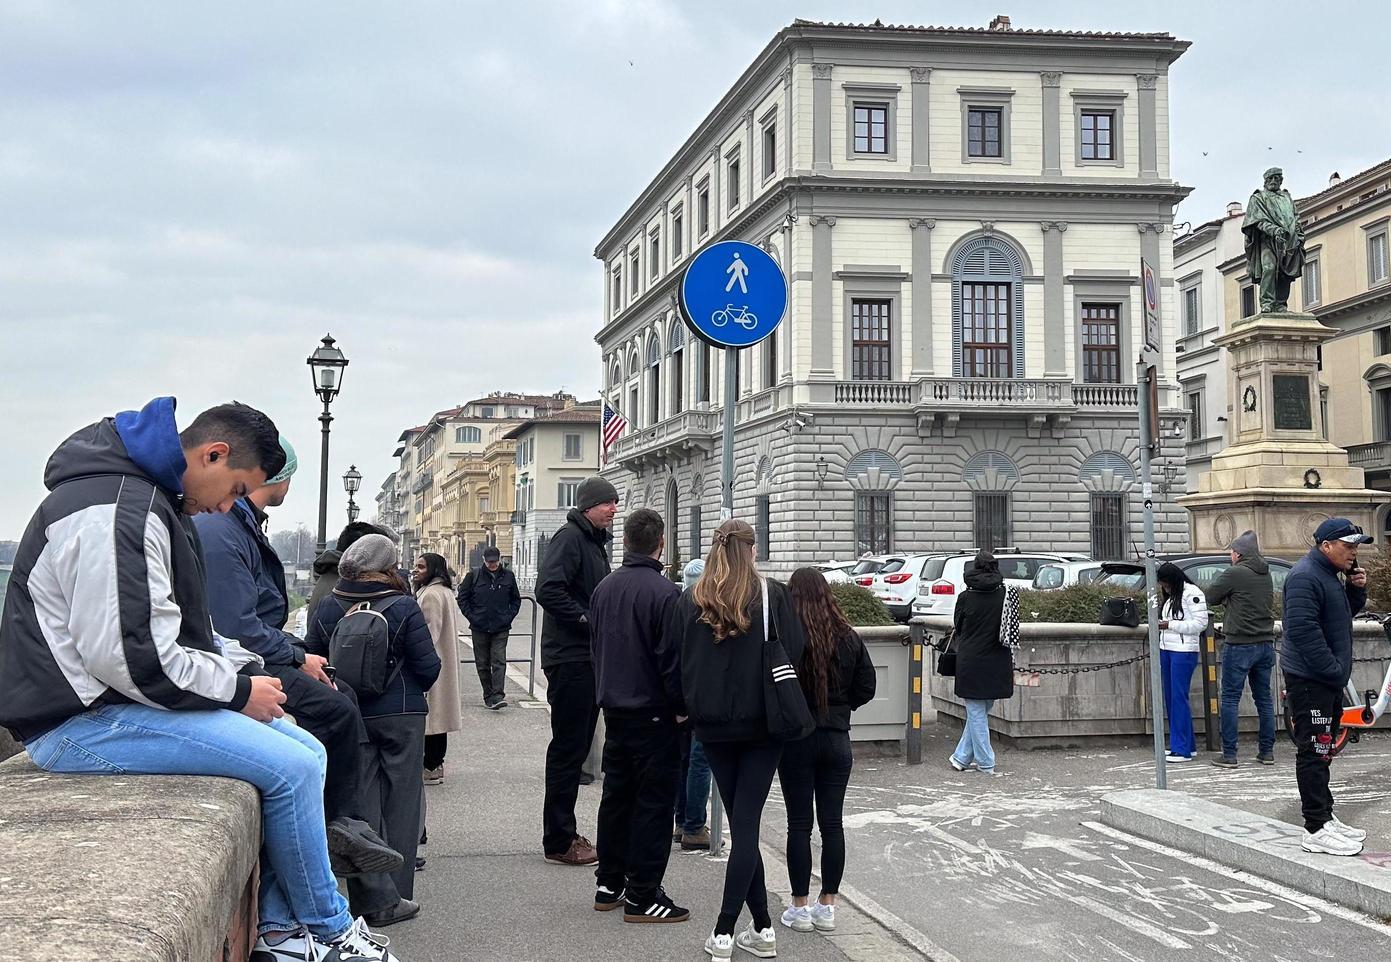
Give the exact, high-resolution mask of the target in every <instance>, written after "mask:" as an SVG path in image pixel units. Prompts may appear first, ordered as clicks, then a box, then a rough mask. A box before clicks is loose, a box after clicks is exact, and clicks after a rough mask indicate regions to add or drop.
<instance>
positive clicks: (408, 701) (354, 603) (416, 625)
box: [305, 534, 440, 926]
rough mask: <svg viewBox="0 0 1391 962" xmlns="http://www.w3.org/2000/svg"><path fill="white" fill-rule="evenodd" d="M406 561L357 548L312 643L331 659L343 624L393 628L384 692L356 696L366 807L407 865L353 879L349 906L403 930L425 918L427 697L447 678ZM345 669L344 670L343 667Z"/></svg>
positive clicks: (383, 547) (392, 550)
mask: <svg viewBox="0 0 1391 962" xmlns="http://www.w3.org/2000/svg"><path fill="white" fill-rule="evenodd" d="M397 563H398V562H397V556H396V545H395V544H393V543H392V541H391V539H389V538H387V537H386V536H385V535H380V534H369V535H366V536H365V537H362V538H359V539H358V540H357V541H356V542H354V543H353V545H352V547H350V548H349V549H348V550H347V551H345V552H343V557H342V558H341V559H339V561H338V574H339V581H338V586H337V587H336V588H334V589H333V593H332V594H331V595H330V596H329V597H328V598H325V599H324V600H323V601H322V602H320V603H319V608H318V610H317V611H315V612H314V614H313V616H312V617H311V618H310V621H309V632H308V635H307V636H306V637H305V647H306V648H308V650H309V651H310V652H311V653H313V654H316V655H324V656H326V657H327V656H328V655H329V653H330V650H331V647H332V644H333V638H334V632H335V630H336V629H339V628H340V626H341V627H342V630H343V631H345V632H346V631H347V630H348V629H349V627H350V624H351V622H352V621H353V619H363V620H364V623H365V624H375V622H374V621H373V619H381V620H383V621H385V648H386V652H385V664H386V668H385V672H384V673H385V676H386V678H385V683H384V685H383V687H382V689H381V691H380V694H373V693H369V692H368V691H366V690H364V689H363V688H359V689H358V692H357V696H358V704H359V705H360V706H361V708H362V720H363V723H364V724H365V725H366V727H367V744H366V745H364V746H363V750H364V751H365V753H366V763H365V764H364V766H363V776H364V777H363V808H364V809H365V811H366V815H367V819H368V821H369V822H370V823H371V824H372V827H373V828H375V829H376V830H377V832H378V833H379V834H380V835H381V836H382V838H384V839H386V841H387V844H389V845H390V846H391V847H392V848H394V849H395V850H396V851H398V852H400V853H401V857H402V858H403V859H404V860H405V861H404V864H403V865H402V866H401V867H400V868H399V869H397V870H396V871H394V872H390V873H387V872H377V873H374V874H371V875H363V876H360V877H358V878H350V879H348V898H349V900H350V901H351V902H352V904H353V905H354V906H356V907H360V908H361V910H362V913H363V916H364V917H365V918H366V919H367V922H368V924H369V925H375V926H387V925H394V924H396V923H397V922H404V921H406V920H407V919H411V918H414V917H415V916H416V915H417V914H419V912H420V906H419V905H418V904H416V902H415V901H414V900H413V898H412V896H413V895H414V894H415V853H416V846H417V845H418V844H419V843H420V829H421V825H420V816H421V796H422V793H423V792H424V790H425V788H424V784H423V782H422V780H421V777H420V766H421V763H422V760H423V759H424V757H425V715H426V712H427V706H426V703H425V692H427V691H428V690H429V689H430V687H431V686H432V685H434V683H435V680H436V679H437V678H438V677H439V674H440V659H439V656H438V655H437V654H435V642H434V639H433V638H432V637H431V636H430V628H429V626H428V625H427V624H426V623H425V616H424V614H422V613H421V610H420V606H419V605H418V604H417V603H416V600H415V599H414V598H413V597H411V594H410V588H409V587H408V586H407V585H406V583H405V582H404V581H402V580H401V576H400V575H399V574H398V573H397ZM350 612H351V613H350ZM351 627H354V628H355V627H356V625H351ZM364 630H365V629H364ZM337 667H338V669H339V671H340V672H341V671H343V668H344V666H343V664H341V663H340V664H339V665H338V666H337ZM359 684H361V682H359Z"/></svg>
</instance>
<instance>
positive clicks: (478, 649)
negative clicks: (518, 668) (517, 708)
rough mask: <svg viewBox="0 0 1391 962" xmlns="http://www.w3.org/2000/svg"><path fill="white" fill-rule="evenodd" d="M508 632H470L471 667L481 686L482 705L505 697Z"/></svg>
mask: <svg viewBox="0 0 1391 962" xmlns="http://www.w3.org/2000/svg"><path fill="white" fill-rule="evenodd" d="M509 633H510V631H507V630H504V631H471V632H469V634H470V635H471V636H472V638H473V666H474V667H475V668H477V669H478V681H479V683H480V684H481V685H482V686H483V704H485V705H491V704H492V703H493V702H495V701H498V700H500V699H502V698H505V697H506V696H507V636H508V634H509Z"/></svg>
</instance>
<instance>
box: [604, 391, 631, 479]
mask: <svg viewBox="0 0 1391 962" xmlns="http://www.w3.org/2000/svg"><path fill="white" fill-rule="evenodd" d="M626 430H628V419H627V418H625V417H624V416H623V415H621V414H619V413H618V412H617V411H615V410H614V409H613V408H611V407H610V406H609V402H608V401H605V402H604V428H603V438H604V463H605V464H608V463H609V448H611V447H613V444H614V442H615V441H617V440H618V439H619V438H621V437H622V436H623V432H624V431H626Z"/></svg>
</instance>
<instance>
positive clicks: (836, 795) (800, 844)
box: [778, 728, 854, 898]
mask: <svg viewBox="0 0 1391 962" xmlns="http://www.w3.org/2000/svg"><path fill="white" fill-rule="evenodd" d="M853 764H854V758H853V756H852V755H851V752H850V733H849V732H842V731H832V730H829V729H825V728H818V729H817V730H816V731H814V732H812V733H811V734H810V735H808V736H807V737H806V738H803V739H802V740H801V741H795V742H789V743H788V744H787V746H786V747H785V748H784V749H783V752H782V761H781V762H780V763H779V764H778V781H779V782H780V783H781V784H782V800H783V804H784V805H786V806H787V877H788V881H789V882H790V883H791V885H792V894H793V895H794V896H797V897H799V898H800V897H804V896H806V895H807V894H808V890H809V889H810V887H811V826H812V822H813V818H812V803H813V802H815V805H816V814H815V822H816V824H817V825H818V826H820V828H821V891H822V892H823V893H824V894H826V895H835V894H836V893H837V890H839V888H840V880H841V878H842V876H844V875H845V827H844V825H843V824H842V815H843V813H844V811H845V789H846V788H847V787H848V786H849V785H850V769H851V767H852V766H853Z"/></svg>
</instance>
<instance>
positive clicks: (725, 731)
mask: <svg viewBox="0 0 1391 962" xmlns="http://www.w3.org/2000/svg"><path fill="white" fill-rule="evenodd" d="M768 607H769V609H770V618H769V621H770V624H771V627H772V632H773V637H775V638H777V639H778V640H780V641H781V642H782V646H783V648H784V649H785V650H786V652H787V658H788V661H789V662H790V663H791V664H794V665H797V664H800V663H801V660H802V649H803V648H804V647H805V646H806V637H805V635H803V633H802V622H801V621H800V620H799V619H798V618H797V613H796V612H795V611H794V610H793V608H792V599H791V598H790V597H789V596H788V593H787V588H786V587H785V586H784V585H782V584H779V583H778V582H776V581H773V580H772V579H771V578H770V579H768ZM749 616H750V618H749V630H748V631H747V632H745V633H744V634H742V635H735V636H734V637H732V638H726V639H725V640H724V641H721V642H719V643H716V642H715V632H714V630H713V629H711V627H710V626H709V625H707V624H705V623H704V622H703V621H701V620H700V608H699V607H697V605H696V603H695V598H694V597H693V596H692V594H691V592H689V591H687V592H686V593H685V594H683V595H682V596H681V600H680V601H678V602H677V603H676V610H675V611H673V612H672V616H671V627H670V628H669V634H670V636H671V640H672V641H673V642H674V643H675V644H677V645H678V646H679V647H680V650H681V689H682V692H683V694H684V695H685V698H686V708H687V710H688V711H689V714H690V717H691V722H692V724H693V725H694V726H695V734H696V737H697V738H699V739H700V740H701V741H703V742H756V741H763V740H764V739H766V738H767V737H768V716H767V713H766V712H767V709H766V708H765V707H764V703H763V602H762V599H761V597H760V596H758V595H755V596H754V602H753V605H752V610H751V611H750V612H749Z"/></svg>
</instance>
